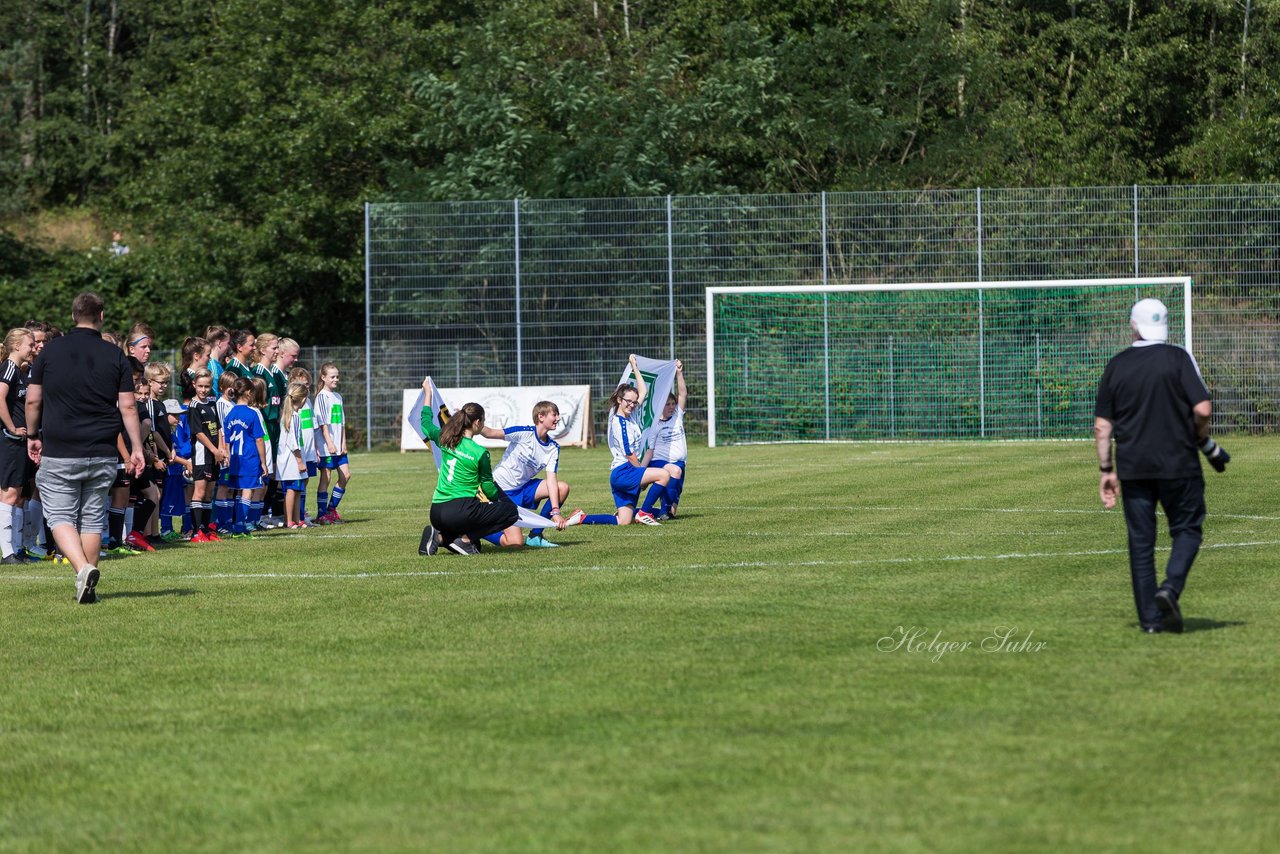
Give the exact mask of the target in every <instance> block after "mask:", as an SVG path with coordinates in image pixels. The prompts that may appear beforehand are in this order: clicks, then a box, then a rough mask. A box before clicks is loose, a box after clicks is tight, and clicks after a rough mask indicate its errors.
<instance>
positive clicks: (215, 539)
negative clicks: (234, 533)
mask: <svg viewBox="0 0 1280 854" xmlns="http://www.w3.org/2000/svg"><path fill="white" fill-rule="evenodd" d="M204 539H205V542H207V543H220V542H222V540H223V539H224V538H223V537H219V536H218V535H217V534H215V533H214V532H213V529H212V528H210V529H209V530H207V531H205V532H204Z"/></svg>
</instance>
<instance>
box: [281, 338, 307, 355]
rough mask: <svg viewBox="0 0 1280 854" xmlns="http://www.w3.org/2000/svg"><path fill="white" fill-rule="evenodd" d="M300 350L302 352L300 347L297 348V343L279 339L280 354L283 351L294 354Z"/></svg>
mask: <svg viewBox="0 0 1280 854" xmlns="http://www.w3.org/2000/svg"><path fill="white" fill-rule="evenodd" d="M300 350H302V347H300V346H298V342H297V341H294V340H293V339H292V338H281V339H280V352H281V353H283V352H285V351H288V352H290V353H296V352H299V351H300Z"/></svg>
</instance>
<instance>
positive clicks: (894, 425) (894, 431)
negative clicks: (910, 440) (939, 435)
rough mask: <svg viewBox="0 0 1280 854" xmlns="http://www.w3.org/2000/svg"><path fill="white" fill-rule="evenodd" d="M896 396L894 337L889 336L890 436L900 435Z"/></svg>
mask: <svg viewBox="0 0 1280 854" xmlns="http://www.w3.org/2000/svg"><path fill="white" fill-rule="evenodd" d="M893 394H894V375H893V336H892V335H890V336H889V435H890V436H896V435H898V416H897V406H896V404H895V402H894V399H893Z"/></svg>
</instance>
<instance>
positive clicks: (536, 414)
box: [533, 400, 560, 424]
mask: <svg viewBox="0 0 1280 854" xmlns="http://www.w3.org/2000/svg"><path fill="white" fill-rule="evenodd" d="M548 412H554V413H556V414H557V415H559V414H560V407H558V406H556V405H555V404H554V403H552V402H551V401H549V400H540V401H538V402H537V403H535V404H534V405H533V423H535V424H537V423H538V419H539V418H541V417H542V416H544V415H546V414H547V413H548Z"/></svg>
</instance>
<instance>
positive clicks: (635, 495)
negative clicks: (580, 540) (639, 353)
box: [582, 353, 671, 525]
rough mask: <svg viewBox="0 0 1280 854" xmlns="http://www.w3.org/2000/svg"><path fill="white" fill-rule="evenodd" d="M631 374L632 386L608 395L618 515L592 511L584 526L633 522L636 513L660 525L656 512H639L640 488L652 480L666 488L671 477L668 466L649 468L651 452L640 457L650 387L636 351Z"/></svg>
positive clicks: (645, 521)
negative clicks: (643, 407)
mask: <svg viewBox="0 0 1280 854" xmlns="http://www.w3.org/2000/svg"><path fill="white" fill-rule="evenodd" d="M630 361H631V375H632V376H633V377H635V378H636V384H635V387H634V388H633V387H632V386H630V385H628V384H627V383H623V384H622V385H620V386H618V388H617V389H616V390H614V392H613V394H612V395H610V396H609V450H610V451H612V452H613V467H612V468H611V469H610V470H609V487H610V488H611V489H612V490H613V503H614V505H615V506H616V507H617V508H618V511H617V514H616V515H614V516H609V515H606V514H604V513H593V514H591V515H590V516H587V517H586V518H585V519H583V520H582V524H584V525H630V524H631V520H632V518H633V516H634V518H635V520H636V521H637V522H641V523H643V524H645V525H661V524H662V523H661V522H659V521H658V520H657V519H655V518H653V514H651V513H647V512H645V511H644V510H641V511H640V512H638V513H637V512H636V505H637V504H639V503H640V490H641V489H643V488H644V487H646V486H648V485H649V484H651V483H657V484H661V485H662V486H663V487H665V486H666V485H667V483H668V482H669V481H670V480H671V475H670V474H668V473H667V470H666V469H665V468H647V462H648V458H649V454H648V453H646V454H645V459H644V460H642V459H641V458H640V456H639V454H640V453H641V451H640V442H641V437H642V436H643V431H642V430H641V428H640V419H639V413H640V406H641V404H642V403H644V398H645V395H646V394H648V391H649V388H648V386H647V385H645V382H644V377H643V376H641V375H640V367H639V366H638V365H637V364H636V357H635V354H634V353H633V354H632V355H631V357H630Z"/></svg>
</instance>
